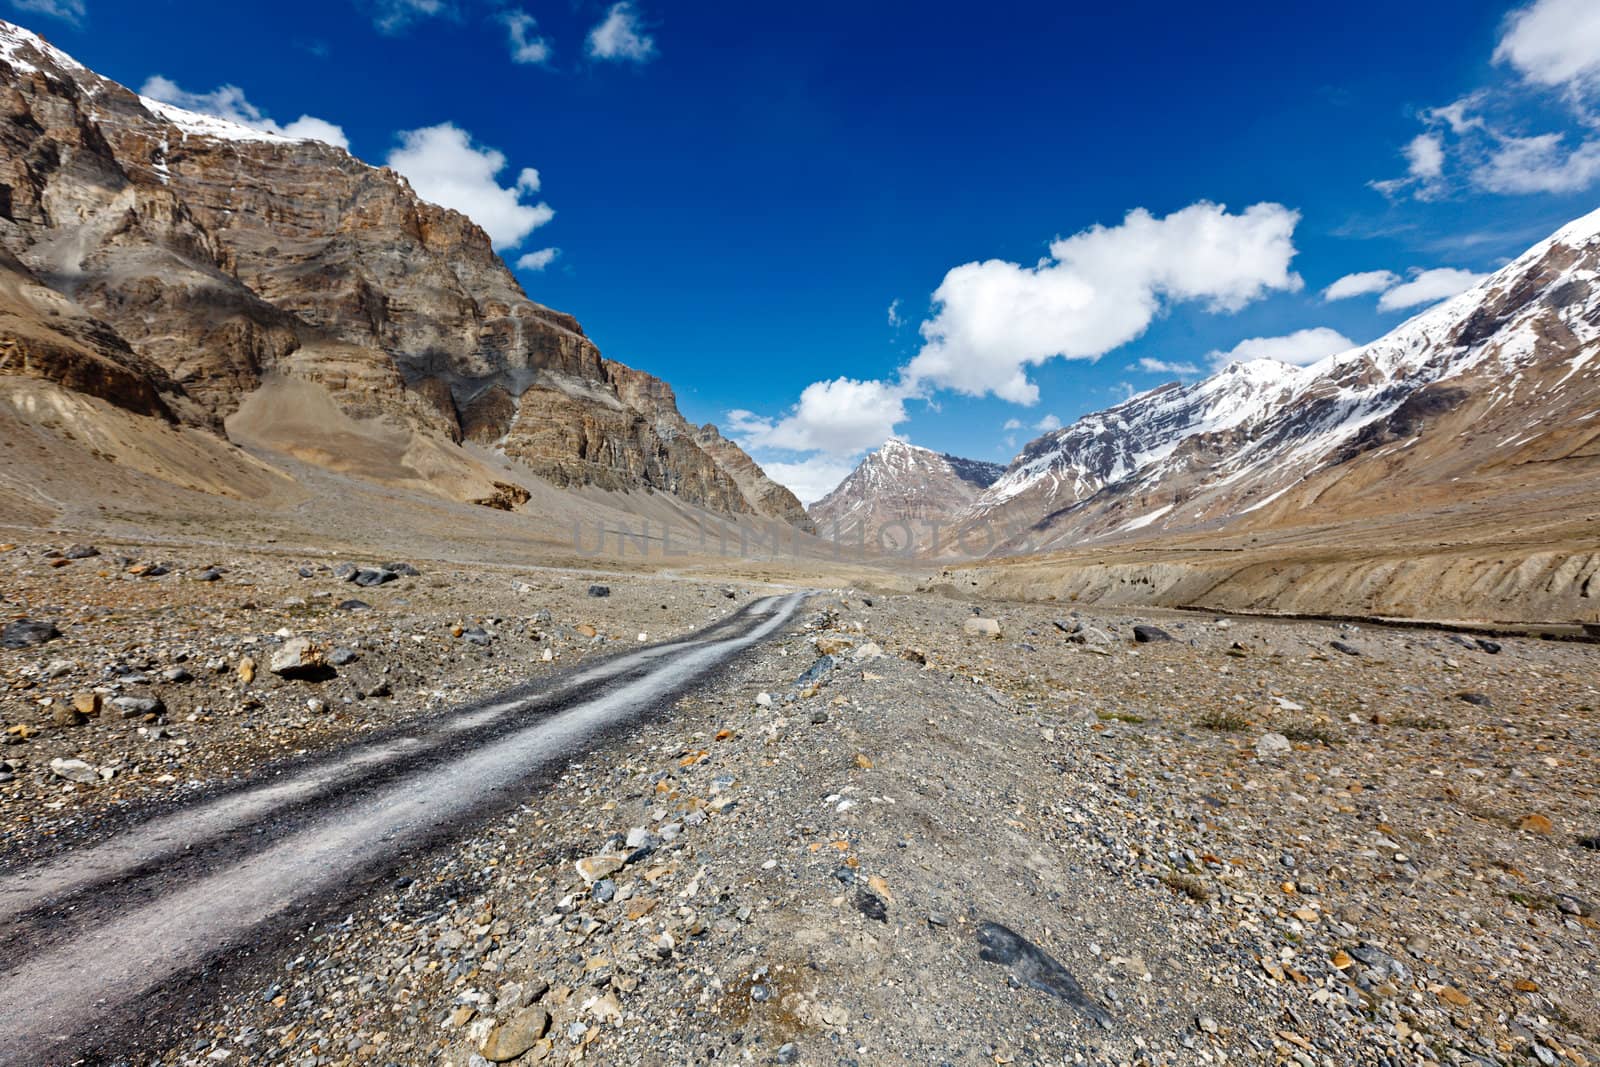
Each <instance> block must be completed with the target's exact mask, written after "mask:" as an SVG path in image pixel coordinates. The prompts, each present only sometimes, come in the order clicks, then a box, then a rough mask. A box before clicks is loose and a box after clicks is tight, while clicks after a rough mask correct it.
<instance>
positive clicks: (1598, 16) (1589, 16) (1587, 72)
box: [1494, 0, 1600, 89]
mask: <svg viewBox="0 0 1600 1067" xmlns="http://www.w3.org/2000/svg"><path fill="white" fill-rule="evenodd" d="M1494 60H1495V62H1496V63H1505V64H1507V65H1509V66H1510V67H1512V68H1513V69H1515V70H1516V71H1517V73H1518V74H1520V75H1521V76H1522V78H1523V80H1525V81H1529V82H1533V83H1535V84H1537V85H1544V86H1564V87H1568V88H1573V89H1592V88H1594V87H1595V86H1596V85H1597V84H1600V5H1597V4H1595V3H1594V0H1537V2H1536V3H1532V4H1529V5H1528V6H1527V7H1525V8H1523V9H1521V10H1520V11H1517V12H1515V13H1513V14H1512V15H1511V17H1510V18H1509V19H1507V20H1506V31H1505V35H1504V36H1503V37H1501V38H1500V44H1499V45H1498V46H1497V47H1496V48H1495V50H1494Z"/></svg>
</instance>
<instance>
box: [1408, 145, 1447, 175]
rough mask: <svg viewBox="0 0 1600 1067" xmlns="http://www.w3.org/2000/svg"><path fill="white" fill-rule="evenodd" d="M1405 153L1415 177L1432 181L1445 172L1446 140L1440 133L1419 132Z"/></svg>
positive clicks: (1411, 172)
mask: <svg viewBox="0 0 1600 1067" xmlns="http://www.w3.org/2000/svg"><path fill="white" fill-rule="evenodd" d="M1403 154H1404V155H1405V157H1406V162H1407V163H1408V164H1410V174H1411V176H1412V177H1413V178H1420V179H1422V180H1423V181H1432V180H1433V179H1435V178H1437V177H1439V175H1441V174H1443V173H1444V141H1443V139H1442V138H1440V137H1439V135H1438V134H1434V133H1419V134H1417V135H1416V136H1415V137H1413V138H1412V139H1411V143H1410V144H1408V145H1406V147H1405V149H1404V153H1403Z"/></svg>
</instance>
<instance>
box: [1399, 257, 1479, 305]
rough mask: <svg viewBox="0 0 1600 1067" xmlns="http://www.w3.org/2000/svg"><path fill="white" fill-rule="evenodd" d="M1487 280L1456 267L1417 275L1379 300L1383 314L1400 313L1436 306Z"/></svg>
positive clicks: (1427, 271) (1426, 271)
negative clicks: (1421, 306) (1400, 310)
mask: <svg viewBox="0 0 1600 1067" xmlns="http://www.w3.org/2000/svg"><path fill="white" fill-rule="evenodd" d="M1486 277H1488V276H1487V275H1484V274H1474V273H1472V272H1471V271H1469V270H1457V269H1455V268H1454V267H1438V268H1435V269H1434V270H1425V271H1421V272H1419V273H1417V274H1416V275H1415V276H1414V277H1413V278H1412V279H1411V280H1410V281H1408V282H1403V283H1402V284H1400V285H1397V286H1395V287H1394V288H1393V289H1390V290H1389V291H1388V292H1387V293H1384V294H1383V296H1381V297H1379V298H1378V309H1379V310H1380V311H1398V310H1399V309H1401V308H1409V307H1416V306H1417V305H1419V304H1433V303H1437V302H1438V301H1440V300H1445V299H1448V298H1449V297H1452V296H1455V295H1456V294H1457V293H1463V292H1466V291H1467V290H1468V289H1471V288H1472V287H1473V286H1474V285H1477V284H1478V283H1479V282H1481V281H1483V279H1484V278H1486Z"/></svg>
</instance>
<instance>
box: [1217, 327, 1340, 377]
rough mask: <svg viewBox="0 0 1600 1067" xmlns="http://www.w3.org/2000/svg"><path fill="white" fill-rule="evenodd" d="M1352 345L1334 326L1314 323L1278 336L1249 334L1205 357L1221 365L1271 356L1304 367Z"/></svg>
mask: <svg viewBox="0 0 1600 1067" xmlns="http://www.w3.org/2000/svg"><path fill="white" fill-rule="evenodd" d="M1355 346H1356V343H1355V342H1354V341H1352V340H1350V338H1348V337H1346V336H1345V335H1344V334H1342V333H1340V332H1339V331H1338V330H1330V329H1329V328H1328V327H1326V326H1317V327H1314V328H1312V329H1309V330H1296V331H1295V332H1294V333H1291V334H1286V335H1285V336H1282V337H1251V338H1249V339H1247V340H1244V341H1240V342H1239V343H1238V344H1236V345H1234V346H1233V347H1232V348H1231V349H1229V350H1228V351H1226V352H1213V353H1211V355H1210V357H1209V358H1210V360H1211V362H1212V364H1213V365H1214V366H1217V367H1225V366H1227V365H1228V364H1229V363H1247V362H1249V361H1250V360H1253V359H1275V360H1277V361H1278V362H1280V363H1289V364H1292V365H1293V366H1296V367H1305V366H1309V365H1311V364H1312V363H1315V362H1317V361H1318V360H1320V359H1322V358H1324V357H1326V356H1331V355H1334V354H1335V353H1337V352H1344V351H1347V350H1349V349H1352V348H1354V347H1355Z"/></svg>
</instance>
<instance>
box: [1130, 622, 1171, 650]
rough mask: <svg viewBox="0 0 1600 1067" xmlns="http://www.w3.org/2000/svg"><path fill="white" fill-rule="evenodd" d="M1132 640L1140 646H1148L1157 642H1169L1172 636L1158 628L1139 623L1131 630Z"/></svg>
mask: <svg viewBox="0 0 1600 1067" xmlns="http://www.w3.org/2000/svg"><path fill="white" fill-rule="evenodd" d="M1133 639H1134V640H1135V641H1136V642H1138V643H1139V644H1141V645H1149V644H1154V643H1156V642H1158V641H1171V640H1172V635H1171V634H1169V633H1167V631H1165V630H1163V629H1162V628H1161V627H1159V626H1149V625H1146V624H1143V623H1141V624H1139V625H1138V626H1135V627H1134V628H1133Z"/></svg>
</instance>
